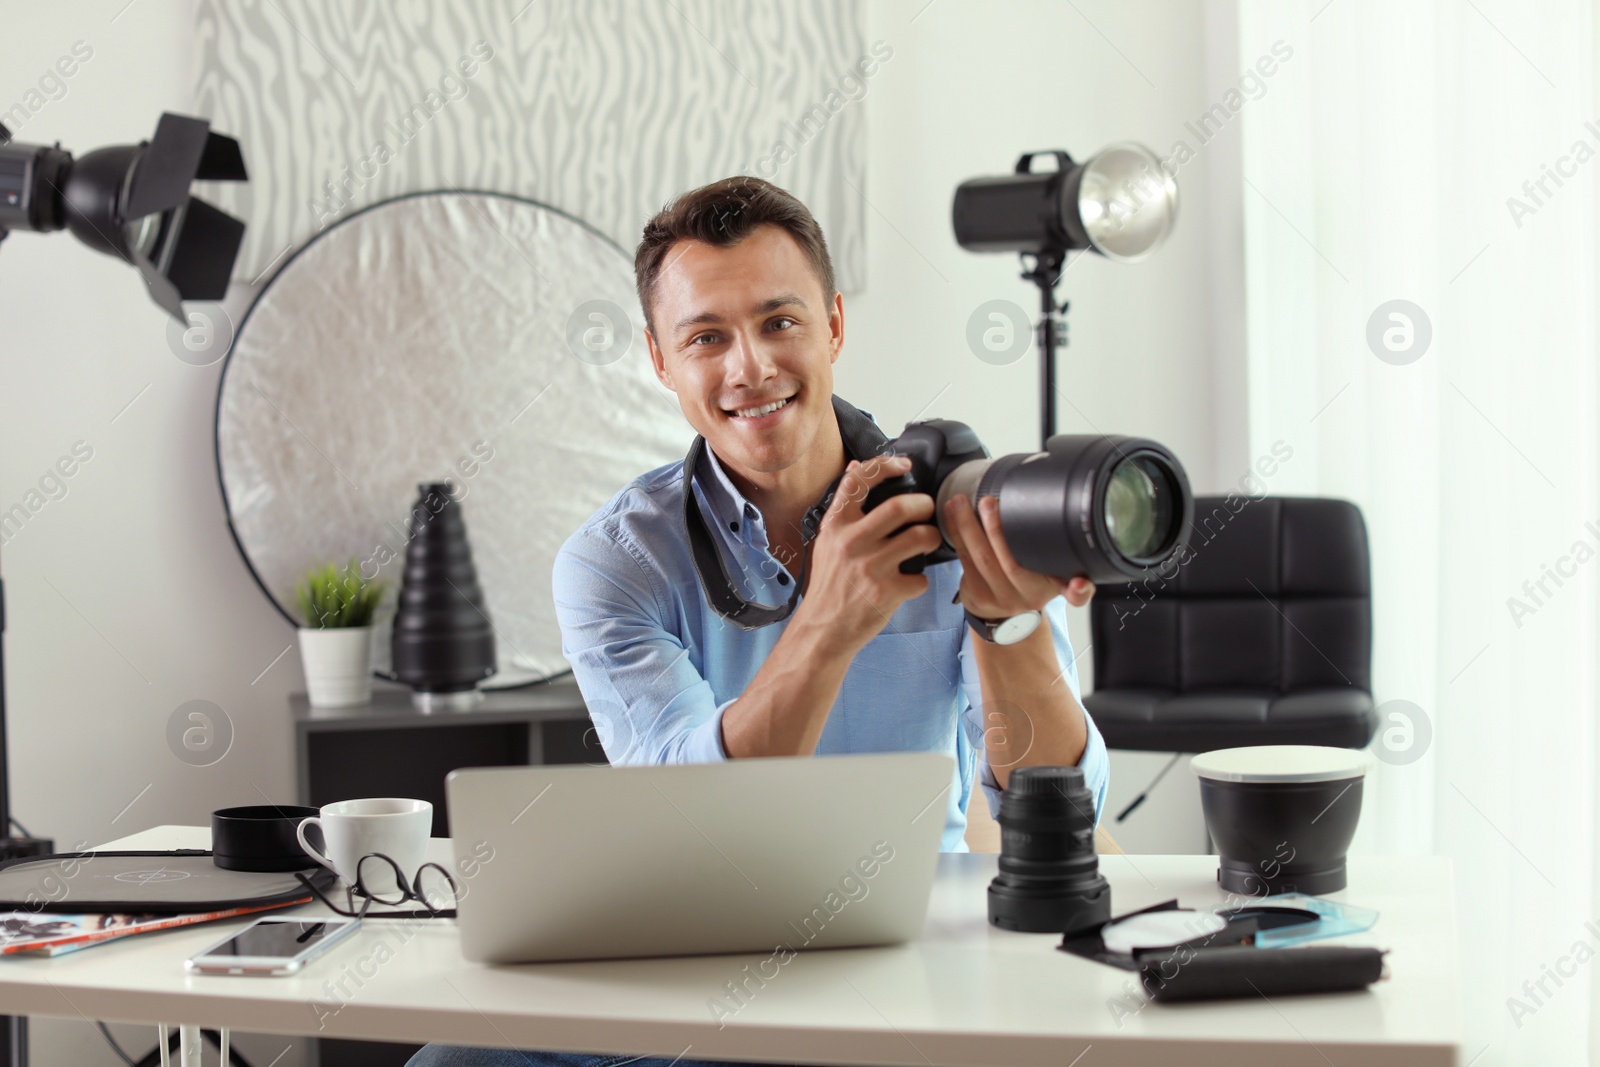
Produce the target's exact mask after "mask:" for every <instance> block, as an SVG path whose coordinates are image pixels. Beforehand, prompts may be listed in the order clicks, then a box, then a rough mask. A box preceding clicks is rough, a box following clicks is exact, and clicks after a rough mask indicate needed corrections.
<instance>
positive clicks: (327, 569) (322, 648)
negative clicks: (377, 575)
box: [295, 559, 387, 708]
mask: <svg viewBox="0 0 1600 1067" xmlns="http://www.w3.org/2000/svg"><path fill="white" fill-rule="evenodd" d="M386 587H387V583H386V582H381V581H376V580H372V579H368V578H365V577H363V576H362V574H361V567H360V565H359V564H358V563H357V562H356V561H355V560H354V559H351V560H350V562H349V563H346V564H345V565H344V566H343V567H336V566H334V565H333V564H332V563H322V564H317V565H315V566H313V567H312V568H311V569H310V570H309V571H307V572H306V575H305V577H304V578H302V579H300V582H299V584H297V585H296V586H295V593H296V594H297V596H298V598H299V601H300V616H301V618H302V619H303V620H304V625H303V626H301V627H300V662H301V665H302V666H303V667H304V668H305V672H306V694H307V696H308V697H309V698H310V700H311V704H312V706H314V707H319V708H336V707H344V706H345V705H349V704H365V703H367V702H368V701H370V700H371V699H372V616H373V613H374V612H375V611H376V610H377V608H378V604H379V602H380V601H382V600H383V594H384V591H385V588H386Z"/></svg>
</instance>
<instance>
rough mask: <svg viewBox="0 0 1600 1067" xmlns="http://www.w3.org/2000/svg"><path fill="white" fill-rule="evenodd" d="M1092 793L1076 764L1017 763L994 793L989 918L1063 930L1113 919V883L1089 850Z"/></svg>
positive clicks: (1006, 924)
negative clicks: (995, 850) (996, 865)
mask: <svg viewBox="0 0 1600 1067" xmlns="http://www.w3.org/2000/svg"><path fill="white" fill-rule="evenodd" d="M1094 824H1095V810H1094V797H1093V796H1091V795H1090V793H1089V790H1088V789H1087V788H1086V787H1085V786H1084V784H1083V771H1081V770H1079V769H1078V768H1077V767H1018V768H1017V769H1016V770H1014V771H1012V772H1011V777H1010V779H1009V780H1008V781H1007V782H1006V791H1005V793H1004V794H1003V795H1002V796H1001V798H1000V873H999V874H997V875H995V878H994V881H992V882H990V883H989V922H990V923H992V924H993V925H995V926H998V927H1000V928H1002V929H1005V930H1016V931H1019V932H1021V933H1034V934H1069V933H1075V932H1077V931H1079V930H1082V929H1084V928H1086V927H1090V926H1097V925H1099V924H1100V923H1103V922H1105V921H1106V920H1108V919H1110V918H1111V886H1110V884H1109V883H1107V882H1106V879H1105V876H1104V875H1102V874H1101V873H1100V859H1099V857H1097V856H1096V855H1095V852H1094Z"/></svg>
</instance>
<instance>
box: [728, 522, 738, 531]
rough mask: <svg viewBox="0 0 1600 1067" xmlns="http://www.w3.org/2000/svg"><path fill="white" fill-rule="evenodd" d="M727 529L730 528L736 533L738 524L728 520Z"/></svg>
mask: <svg viewBox="0 0 1600 1067" xmlns="http://www.w3.org/2000/svg"><path fill="white" fill-rule="evenodd" d="M728 529H730V530H732V531H733V532H734V533H738V532H739V524H738V523H737V522H733V521H731V520H730V521H729V523H728Z"/></svg>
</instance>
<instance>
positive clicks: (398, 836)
mask: <svg viewBox="0 0 1600 1067" xmlns="http://www.w3.org/2000/svg"><path fill="white" fill-rule="evenodd" d="M312 825H316V826H320V827H321V828H322V840H323V842H324V843H325V844H326V845H327V848H328V853H327V855H323V854H322V853H320V852H318V851H317V850H316V849H314V848H312V847H311V845H310V844H309V843H308V842H307V841H306V827H308V826H312ZM432 829H433V805H432V804H429V803H428V802H427V801H426V800H403V799H400V798H397V797H383V798H380V799H373V800H340V801H337V802H335V803H332V804H324V805H323V806H322V810H321V814H319V815H313V816H311V817H310V818H309V819H302V820H300V825H299V827H298V828H297V829H296V830H295V836H296V837H297V838H299V840H300V847H301V848H303V849H305V850H306V855H308V856H310V857H311V858H312V859H314V860H316V861H317V862H318V863H320V864H322V865H323V866H324V867H326V868H328V870H330V871H332V872H333V873H334V874H337V875H338V876H339V879H340V880H341V881H342V882H344V884H345V885H348V886H353V885H355V884H356V865H357V864H359V863H360V862H361V857H362V856H365V855H367V854H368V853H371V852H381V853H383V854H384V855H385V856H388V857H389V858H390V859H392V860H394V861H395V862H396V863H397V864H399V865H400V870H401V872H402V873H404V875H405V877H406V881H407V883H408V886H409V884H410V883H411V882H412V881H414V880H415V879H416V876H417V868H419V867H421V866H422V863H423V860H424V859H425V858H426V857H427V849H428V835H429V833H430V832H431V831H432ZM364 873H365V874H366V876H367V879H366V887H367V888H368V889H369V890H371V891H372V892H374V893H378V894H384V895H387V894H392V893H396V892H398V889H399V887H398V886H396V885H395V884H394V871H393V870H392V869H391V868H390V867H389V865H388V864H387V863H380V862H377V861H374V862H372V863H368V864H367V866H366V870H365V872H364Z"/></svg>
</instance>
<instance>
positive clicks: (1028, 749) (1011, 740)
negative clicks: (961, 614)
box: [972, 621, 1089, 789]
mask: <svg viewBox="0 0 1600 1067" xmlns="http://www.w3.org/2000/svg"><path fill="white" fill-rule="evenodd" d="M972 643H973V648H974V650H975V655H976V657H977V661H978V679H979V681H980V682H981V684H982V689H983V707H982V708H981V709H979V710H980V711H981V712H982V715H983V744H984V752H985V754H986V758H987V759H988V760H989V767H990V769H991V770H993V771H994V777H995V781H996V782H997V783H999V785H1000V788H1001V789H1004V788H1005V787H1006V779H1007V778H1008V777H1009V776H1010V773H1011V769H1012V768H1013V767H1030V766H1055V767H1073V766H1076V765H1077V763H1078V761H1079V760H1080V759H1082V758H1083V750H1084V746H1086V745H1087V744H1088V743H1089V726H1088V722H1087V720H1086V719H1085V718H1084V714H1083V708H1081V707H1080V706H1079V705H1078V701H1077V699H1076V698H1075V697H1074V696H1073V695H1072V687H1071V686H1070V685H1068V684H1067V678H1066V674H1065V672H1064V671H1063V670H1062V667H1061V661H1060V659H1059V657H1057V655H1056V646H1055V640H1054V638H1053V637H1052V635H1051V630H1050V625H1049V622H1048V621H1046V622H1044V623H1042V624H1041V625H1040V626H1039V628H1038V629H1037V630H1035V631H1034V632H1033V633H1032V634H1030V635H1029V636H1028V637H1027V638H1025V639H1023V640H1021V641H1018V642H1017V643H1016V644H1014V645H997V644H994V643H993V642H990V641H985V640H983V639H981V638H980V637H978V635H977V634H973V635H972Z"/></svg>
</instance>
